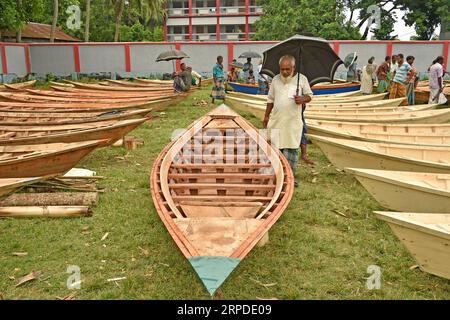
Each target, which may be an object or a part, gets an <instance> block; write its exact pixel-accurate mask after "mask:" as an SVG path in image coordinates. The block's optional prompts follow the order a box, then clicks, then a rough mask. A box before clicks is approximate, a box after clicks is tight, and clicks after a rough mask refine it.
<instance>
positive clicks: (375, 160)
mask: <svg viewBox="0 0 450 320" xmlns="http://www.w3.org/2000/svg"><path fill="white" fill-rule="evenodd" d="M308 137H309V138H310V139H311V140H312V141H313V143H314V144H315V145H317V146H318V147H319V148H320V149H321V150H322V151H323V153H324V154H325V155H326V157H327V158H328V160H330V162H332V163H333V164H334V165H335V166H336V167H338V168H340V169H344V168H364V169H377V170H393V171H412V172H433V173H450V148H448V147H430V146H416V145H403V144H391V143H374V142H365V141H353V140H346V139H335V138H329V137H321V136H315V135H311V134H308Z"/></svg>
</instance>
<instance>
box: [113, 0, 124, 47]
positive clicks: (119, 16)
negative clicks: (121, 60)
mask: <svg viewBox="0 0 450 320" xmlns="http://www.w3.org/2000/svg"><path fill="white" fill-rule="evenodd" d="M123 6H124V0H117V2H116V32H115V34H114V42H117V41H119V36H120V21H121V20H122V13H123Z"/></svg>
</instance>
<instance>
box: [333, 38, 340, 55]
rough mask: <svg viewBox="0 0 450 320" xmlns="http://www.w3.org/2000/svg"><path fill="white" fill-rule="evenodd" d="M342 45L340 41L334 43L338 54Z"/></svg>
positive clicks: (334, 48)
mask: <svg viewBox="0 0 450 320" xmlns="http://www.w3.org/2000/svg"><path fill="white" fill-rule="evenodd" d="M340 46H341V44H340V43H339V41H335V42H334V43H333V50H334V52H335V53H336V54H337V55H339V49H340Z"/></svg>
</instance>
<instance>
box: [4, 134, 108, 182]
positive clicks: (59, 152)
mask: <svg viewBox="0 0 450 320" xmlns="http://www.w3.org/2000/svg"><path fill="white" fill-rule="evenodd" d="M101 144H104V141H101V140H94V141H84V142H73V143H48V144H38V145H20V146H0V178H29V177H38V176H46V175H49V174H64V173H66V172H67V171H69V170H70V169H71V168H73V167H74V166H75V165H76V164H77V163H78V162H79V161H80V160H81V159H82V158H84V157H85V156H86V155H88V154H89V153H90V152H92V151H93V150H94V149H95V148H97V147H98V146H99V145H101Z"/></svg>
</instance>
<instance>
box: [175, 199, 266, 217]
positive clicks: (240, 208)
mask: <svg viewBox="0 0 450 320" xmlns="http://www.w3.org/2000/svg"><path fill="white" fill-rule="evenodd" d="M180 206H181V209H182V211H183V213H184V214H185V215H186V217H188V218H199V217H229V218H249V219H252V218H255V217H256V216H257V214H258V212H259V211H260V209H261V208H262V207H263V203H262V202H232V203H230V202H216V201H214V202H208V201H182V202H180Z"/></svg>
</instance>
